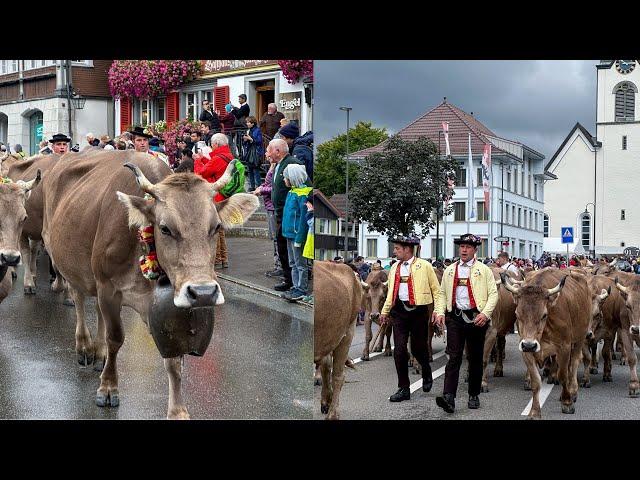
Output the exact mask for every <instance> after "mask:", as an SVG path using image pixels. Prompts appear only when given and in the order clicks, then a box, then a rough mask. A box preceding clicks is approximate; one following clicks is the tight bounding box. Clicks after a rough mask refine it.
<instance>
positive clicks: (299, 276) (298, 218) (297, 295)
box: [282, 163, 313, 302]
mask: <svg viewBox="0 0 640 480" xmlns="http://www.w3.org/2000/svg"><path fill="white" fill-rule="evenodd" d="M283 176H284V181H285V184H286V185H287V186H288V187H291V190H289V193H288V194H287V201H286V202H285V204H284V211H283V213H282V236H283V237H285V238H286V239H287V251H288V253H289V266H290V267H291V279H292V281H293V287H292V288H291V290H289V291H288V292H286V293H284V294H283V297H284V298H286V299H287V300H289V301H291V302H293V301H297V300H302V298H304V297H305V296H306V295H307V293H308V292H307V290H308V288H309V277H308V265H307V259H306V258H305V257H304V256H303V255H302V253H303V251H304V244H305V241H306V240H307V232H308V231H309V226H308V224H307V212H308V209H307V199H308V197H309V194H310V193H311V191H312V190H313V187H309V186H307V185H306V181H307V178H308V177H307V172H306V170H305V168H304V165H299V164H295V163H292V164H289V165H288V166H287V167H286V168H285V169H284V172H283Z"/></svg>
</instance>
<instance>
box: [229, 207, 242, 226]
mask: <svg viewBox="0 0 640 480" xmlns="http://www.w3.org/2000/svg"><path fill="white" fill-rule="evenodd" d="M229 223H231V224H232V225H242V224H243V223H244V217H243V216H242V213H240V211H239V210H234V211H233V213H231V217H230V218H229Z"/></svg>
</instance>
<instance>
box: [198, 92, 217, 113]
mask: <svg viewBox="0 0 640 480" xmlns="http://www.w3.org/2000/svg"><path fill="white" fill-rule="evenodd" d="M205 100H207V101H208V102H209V105H211V110H214V106H215V104H214V103H213V91H212V90H203V91H201V92H200V106H202V102H204V101H205Z"/></svg>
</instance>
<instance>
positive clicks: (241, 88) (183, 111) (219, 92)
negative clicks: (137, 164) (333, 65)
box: [116, 60, 313, 134]
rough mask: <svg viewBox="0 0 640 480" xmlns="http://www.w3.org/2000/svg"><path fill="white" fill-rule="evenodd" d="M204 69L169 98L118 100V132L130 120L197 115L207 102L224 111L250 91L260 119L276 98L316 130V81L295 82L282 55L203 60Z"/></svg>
mask: <svg viewBox="0 0 640 480" xmlns="http://www.w3.org/2000/svg"><path fill="white" fill-rule="evenodd" d="M201 62H202V63H203V73H202V75H201V76H200V77H198V78H197V79H195V80H193V81H190V82H186V83H184V84H183V85H181V86H180V88H179V89H177V90H176V91H174V92H170V93H169V94H168V95H167V96H165V97H157V98H147V99H117V100H116V112H117V119H116V124H117V125H118V131H117V133H116V134H119V133H120V131H124V130H125V129H126V128H128V127H130V126H131V125H142V126H146V125H149V124H151V123H157V122H158V121H160V120H164V121H166V122H168V123H170V122H175V121H177V120H181V119H185V118H191V119H192V120H198V118H199V117H200V113H201V112H202V101H203V100H205V99H207V100H209V102H210V103H211V104H212V105H213V110H214V111H217V112H224V106H225V105H226V104H227V103H229V102H231V103H232V104H233V105H235V106H239V103H238V95H240V94H242V93H244V94H245V95H247V103H248V105H249V108H250V110H251V115H253V116H255V117H256V118H257V119H258V120H259V119H260V118H261V117H262V115H263V114H265V113H266V112H267V105H268V104H269V103H275V104H276V105H277V107H278V110H279V111H281V112H282V113H283V114H284V115H285V116H286V117H287V118H289V119H291V120H295V121H296V122H297V123H298V126H299V127H300V133H301V134H302V133H304V132H306V131H308V130H311V129H312V118H313V115H312V112H313V83H311V82H307V81H305V80H304V79H302V80H300V81H299V82H297V83H295V84H290V83H289V81H288V80H287V79H286V78H285V77H284V75H283V74H282V70H281V69H280V66H279V65H278V61H277V60H201Z"/></svg>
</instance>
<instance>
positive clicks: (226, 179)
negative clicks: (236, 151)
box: [211, 160, 237, 193]
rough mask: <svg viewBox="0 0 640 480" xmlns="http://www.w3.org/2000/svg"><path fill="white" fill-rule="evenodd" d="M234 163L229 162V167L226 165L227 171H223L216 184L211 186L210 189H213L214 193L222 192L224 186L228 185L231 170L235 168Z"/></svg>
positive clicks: (234, 161) (233, 161)
mask: <svg viewBox="0 0 640 480" xmlns="http://www.w3.org/2000/svg"><path fill="white" fill-rule="evenodd" d="M236 162H237V160H232V161H231V162H229V165H227V169H226V170H225V171H224V174H223V175H222V176H221V177H220V178H219V179H218V180H217V181H216V182H214V183H212V184H211V188H213V189H214V190H215V191H216V193H217V192H219V191H220V190H222V189H223V188H224V186H225V185H226V184H227V183H229V180H231V175H232V173H233V170H234V169H235V168H236Z"/></svg>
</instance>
